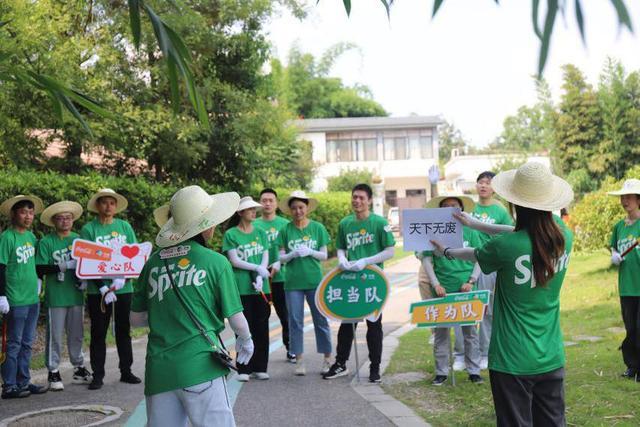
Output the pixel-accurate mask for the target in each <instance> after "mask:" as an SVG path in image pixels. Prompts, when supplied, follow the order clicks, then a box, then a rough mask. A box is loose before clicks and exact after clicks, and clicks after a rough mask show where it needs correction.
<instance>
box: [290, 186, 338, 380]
mask: <svg viewBox="0 0 640 427" xmlns="http://www.w3.org/2000/svg"><path fill="white" fill-rule="evenodd" d="M317 205H318V201H317V200H316V199H313V198H310V197H307V195H306V194H305V192H304V191H294V192H293V193H291V195H290V196H289V197H287V198H286V199H284V200H282V202H280V210H281V211H282V212H284V213H286V214H288V215H291V216H292V218H293V221H291V222H290V223H289V224H287V225H286V226H284V227H283V228H282V229H281V230H280V235H279V236H278V245H279V246H280V261H282V262H283V263H286V264H287V269H286V273H285V279H284V290H285V292H286V294H287V297H286V299H287V309H288V311H289V340H290V342H289V349H290V351H291V353H293V354H295V355H296V359H297V364H298V366H297V367H296V370H295V374H296V375H306V373H307V371H306V368H305V365H304V360H303V358H302V353H303V338H304V336H303V330H302V329H303V328H304V300H305V299H306V300H307V304H309V309H310V310H311V317H312V319H313V326H314V331H315V334H316V348H317V351H318V353H322V354H324V362H323V365H322V370H321V372H322V373H323V374H324V373H326V372H328V371H329V368H330V367H331V329H329V322H328V321H327V319H326V318H325V317H324V316H323V315H322V314H320V311H318V308H317V307H316V304H315V294H316V288H317V287H318V284H319V283H320V280H322V266H321V264H320V261H324V260H326V259H327V244H328V243H329V240H330V239H329V233H327V229H326V228H325V227H324V225H322V224H320V223H319V222H317V221H314V220H312V219H309V218H307V214H308V213H309V212H311V211H313V210H314V209H315V208H316V206H317Z"/></svg>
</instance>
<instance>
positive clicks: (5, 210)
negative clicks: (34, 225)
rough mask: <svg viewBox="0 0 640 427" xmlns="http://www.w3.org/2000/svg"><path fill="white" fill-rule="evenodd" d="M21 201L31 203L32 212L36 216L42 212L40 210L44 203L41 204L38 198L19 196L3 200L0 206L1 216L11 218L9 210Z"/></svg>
mask: <svg viewBox="0 0 640 427" xmlns="http://www.w3.org/2000/svg"><path fill="white" fill-rule="evenodd" d="M23 200H29V201H30V202H31V203H33V210H34V212H35V214H36V215H37V214H39V213H40V212H42V209H44V203H42V200H41V199H40V198H39V197H36V196H25V195H23V194H19V195H17V196H14V197H12V198H10V199H8V200H5V201H4V202H3V203H2V204H1V205H0V213H2V215H4V216H11V208H12V207H13V205H15V204H16V203H18V202H21V201H23Z"/></svg>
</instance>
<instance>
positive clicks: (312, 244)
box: [287, 236, 318, 251]
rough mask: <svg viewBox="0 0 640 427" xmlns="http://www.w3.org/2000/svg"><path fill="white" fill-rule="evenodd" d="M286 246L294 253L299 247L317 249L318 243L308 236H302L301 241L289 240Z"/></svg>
mask: <svg viewBox="0 0 640 427" xmlns="http://www.w3.org/2000/svg"><path fill="white" fill-rule="evenodd" d="M287 246H289V250H290V251H295V250H296V249H298V248H299V247H301V246H306V247H308V248H309V249H317V248H318V242H317V241H316V240H313V239H312V238H311V237H309V236H304V237H303V238H302V239H295V240H289V243H288V245H287Z"/></svg>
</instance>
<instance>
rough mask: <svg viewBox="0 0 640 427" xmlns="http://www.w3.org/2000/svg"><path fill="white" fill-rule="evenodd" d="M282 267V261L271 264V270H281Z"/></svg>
mask: <svg viewBox="0 0 640 427" xmlns="http://www.w3.org/2000/svg"><path fill="white" fill-rule="evenodd" d="M281 268H282V264H280V261H276V262H274V263H273V264H271V271H273V272H275V273H277V272H278V271H280V269H281Z"/></svg>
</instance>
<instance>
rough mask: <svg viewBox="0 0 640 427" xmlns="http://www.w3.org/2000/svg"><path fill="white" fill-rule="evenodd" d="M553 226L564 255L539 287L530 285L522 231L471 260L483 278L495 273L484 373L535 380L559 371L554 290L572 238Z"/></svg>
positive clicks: (528, 255)
mask: <svg viewBox="0 0 640 427" xmlns="http://www.w3.org/2000/svg"><path fill="white" fill-rule="evenodd" d="M555 219H556V222H557V224H558V226H559V227H560V230H561V231H562V233H563V235H564V238H565V252H564V255H563V256H562V257H561V258H560V259H559V260H558V261H557V262H556V273H555V275H554V276H553V278H552V279H551V280H550V281H549V282H547V284H546V285H545V286H536V284H535V280H532V279H533V268H532V266H531V253H532V249H531V239H530V238H529V235H528V233H527V231H526V230H520V231H515V232H511V233H503V234H499V235H497V236H496V237H494V238H493V239H491V240H490V241H489V242H488V243H486V244H485V245H484V246H483V247H482V248H479V249H476V257H477V259H478V263H479V264H480V268H482V271H483V272H484V273H487V274H488V273H491V272H493V271H497V278H496V288H495V300H494V306H493V330H492V336H491V344H490V345H489V369H491V370H494V371H498V372H504V373H507V374H512V375H536V374H542V373H546V372H551V371H553V370H555V369H559V368H561V367H562V366H564V363H565V358H564V348H563V345H562V331H561V330H560V288H561V287H562V282H563V280H564V276H565V273H566V272H567V266H568V264H569V255H570V254H571V247H572V243H573V235H572V234H571V231H569V229H568V228H567V227H566V226H565V225H564V223H563V222H562V221H560V220H558V219H557V218H555Z"/></svg>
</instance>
